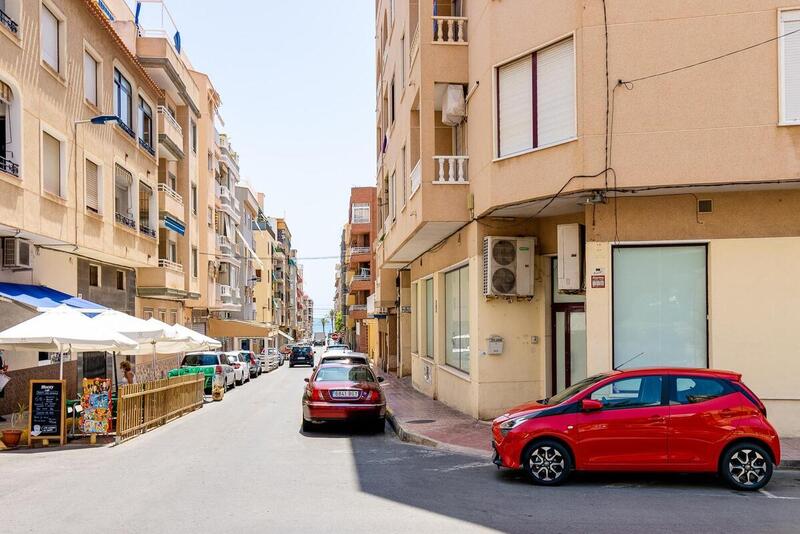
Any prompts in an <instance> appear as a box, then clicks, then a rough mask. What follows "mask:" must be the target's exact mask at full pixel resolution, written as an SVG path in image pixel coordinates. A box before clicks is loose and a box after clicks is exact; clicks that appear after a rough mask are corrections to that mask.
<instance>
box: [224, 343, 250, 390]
mask: <svg viewBox="0 0 800 534" xmlns="http://www.w3.org/2000/svg"><path fill="white" fill-rule="evenodd" d="M225 355H226V356H227V357H228V363H229V364H231V367H233V372H234V374H235V376H236V384H237V385H240V386H241V385H242V384H244V383H245V382H249V381H250V363H249V362H248V361H246V360H244V359H243V358H240V355H239V351H238V350H232V351H229V352H226V353H225Z"/></svg>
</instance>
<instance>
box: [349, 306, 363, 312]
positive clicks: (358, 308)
mask: <svg viewBox="0 0 800 534" xmlns="http://www.w3.org/2000/svg"><path fill="white" fill-rule="evenodd" d="M350 311H351V312H365V311H367V305H366V304H351V305H350Z"/></svg>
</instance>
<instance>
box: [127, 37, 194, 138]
mask: <svg viewBox="0 0 800 534" xmlns="http://www.w3.org/2000/svg"><path fill="white" fill-rule="evenodd" d="M136 30H137V31H138V38H137V39H136V56H137V59H138V60H139V62H140V63H141V64H142V65H143V66H144V68H145V70H146V71H147V73H148V74H149V75H150V77H151V78H153V80H154V81H155V82H156V84H158V86H159V87H161V88H163V89H164V91H165V92H166V93H167V94H168V95H169V96H170V98H172V100H174V101H176V102H181V101H183V103H185V104H186V105H187V106H188V107H189V108H191V109H192V111H194V112H195V113H196V114H197V115H200V108H199V107H198V105H199V103H201V102H203V100H202V99H201V98H200V91H199V89H198V88H197V85H196V84H195V83H194V79H193V78H192V75H191V72H189V68H188V67H187V65H186V64H184V62H183V59H181V57H180V54H179V53H178V51H177V50H175V45H174V44H173V42H172V33H168V32H167V31H165V30H163V29H148V28H144V27H138V28H136ZM178 146H183V144H181V145H178Z"/></svg>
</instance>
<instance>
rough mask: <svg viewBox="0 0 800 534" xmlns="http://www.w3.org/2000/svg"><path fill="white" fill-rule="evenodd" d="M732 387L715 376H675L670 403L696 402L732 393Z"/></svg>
mask: <svg viewBox="0 0 800 534" xmlns="http://www.w3.org/2000/svg"><path fill="white" fill-rule="evenodd" d="M732 392H733V388H731V386H730V385H729V384H726V383H725V382H723V381H722V380H718V379H716V378H700V377H694V376H692V377H688V376H687V377H684V376H678V377H675V389H674V391H672V393H671V394H670V401H669V403H670V404H696V403H698V402H705V401H708V400H712V399H716V398H717V397H722V396H723V395H727V394H728V393H732Z"/></svg>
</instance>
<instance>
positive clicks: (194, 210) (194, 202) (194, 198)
mask: <svg viewBox="0 0 800 534" xmlns="http://www.w3.org/2000/svg"><path fill="white" fill-rule="evenodd" d="M191 199H192V215H197V186H196V185H195V184H192V197H191Z"/></svg>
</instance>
